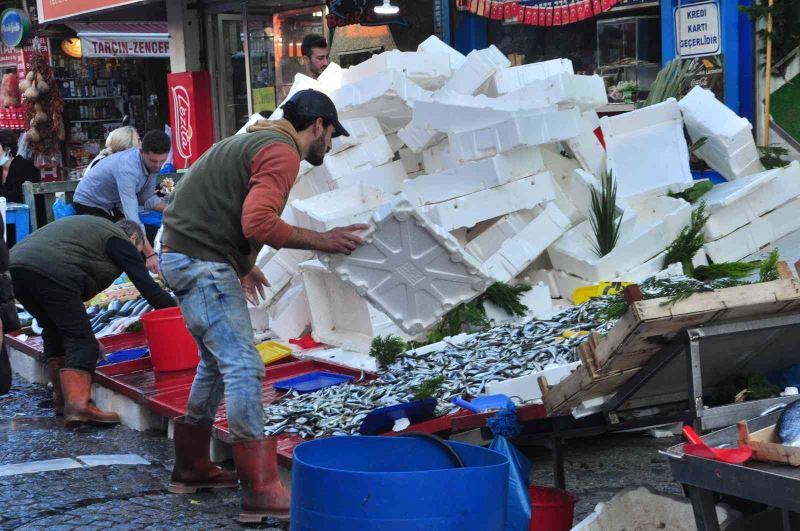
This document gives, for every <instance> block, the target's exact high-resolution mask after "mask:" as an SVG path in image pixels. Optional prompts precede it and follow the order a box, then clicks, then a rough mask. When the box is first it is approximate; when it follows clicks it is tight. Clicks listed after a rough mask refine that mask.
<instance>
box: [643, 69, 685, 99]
mask: <svg viewBox="0 0 800 531" xmlns="http://www.w3.org/2000/svg"><path fill="white" fill-rule="evenodd" d="M690 69H691V61H683V60H681V59H680V58H676V59H673V60H672V61H669V62H668V63H667V64H666V65H665V66H664V68H662V69H661V70H660V71H659V72H658V74H657V75H656V79H655V81H653V83H652V84H651V85H650V93H649V94H648V96H647V100H645V102H644V106H645V107H647V106H650V105H655V104H656V103H661V102H663V101H666V100H667V99H668V98H675V99H678V98H679V97H680V91H681V86H682V85H683V83H684V81H685V80H686V76H687V75H688V73H689V70H690Z"/></svg>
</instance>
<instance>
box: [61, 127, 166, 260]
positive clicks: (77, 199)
mask: <svg viewBox="0 0 800 531" xmlns="http://www.w3.org/2000/svg"><path fill="white" fill-rule="evenodd" d="M169 149H170V139H169V137H168V136H167V135H166V133H164V132H162V131H149V132H148V133H147V134H146V135H144V138H143V139H142V147H141V148H131V149H127V150H125V151H120V152H119V153H114V154H113V155H109V156H108V157H106V158H104V159H103V160H101V161H100V162H98V163H97V164H96V165H95V166H94V167H92V168H91V169H90V170H89V171H88V172H87V173H86V175H84V176H83V178H82V179H81V180H80V182H79V183H78V188H77V189H76V190H75V196H74V197H73V203H72V206H73V207H74V208H75V212H76V213H78V214H82V215H91V216H100V217H103V218H106V219H109V220H111V221H116V220H118V219H121V218H123V217H124V218H125V219H129V220H131V221H134V222H136V223H138V224H139V225H142V222H141V221H140V220H139V206H142V207H144V208H145V209H146V210H157V211H159V212H161V211H163V210H164V209H165V208H166V207H167V204H166V203H164V202H163V201H162V200H161V199H160V198H159V197H158V196H157V195H156V174H157V173H158V172H159V171H160V170H161V166H163V165H164V162H165V161H166V160H167V156H168V155H169ZM142 228H143V229H144V225H142ZM144 255H145V258H146V261H147V269H149V270H150V271H152V272H153V273H157V272H158V258H157V257H156V254H155V251H153V247H152V246H151V245H150V242H149V241H147V238H145V241H144Z"/></svg>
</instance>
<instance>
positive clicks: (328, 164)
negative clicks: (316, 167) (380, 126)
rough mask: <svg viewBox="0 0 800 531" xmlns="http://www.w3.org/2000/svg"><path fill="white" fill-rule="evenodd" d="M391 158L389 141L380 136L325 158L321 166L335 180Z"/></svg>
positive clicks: (392, 153)
mask: <svg viewBox="0 0 800 531" xmlns="http://www.w3.org/2000/svg"><path fill="white" fill-rule="evenodd" d="M393 158H394V151H392V148H391V146H390V145H389V141H388V140H386V137H385V136H384V135H380V136H377V137H375V138H373V139H371V140H367V141H366V142H364V143H362V144H359V145H357V146H355V147H352V148H349V149H346V150H344V151H341V152H339V153H337V154H336V155H328V156H326V157H325V159H324V161H323V163H322V166H323V167H324V168H325V170H326V171H327V172H328V173H329V174H330V176H331V177H332V178H333V179H334V180H335V179H339V178H340V177H342V176H343V175H346V174H348V173H350V172H351V171H353V170H357V169H359V168H363V167H365V166H367V167H372V168H374V167H375V166H380V165H381V164H385V163H387V162H389V161H390V160H392V159H393Z"/></svg>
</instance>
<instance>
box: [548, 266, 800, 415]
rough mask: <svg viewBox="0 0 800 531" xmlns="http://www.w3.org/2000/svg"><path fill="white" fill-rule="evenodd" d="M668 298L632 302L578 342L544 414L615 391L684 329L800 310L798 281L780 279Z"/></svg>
mask: <svg viewBox="0 0 800 531" xmlns="http://www.w3.org/2000/svg"><path fill="white" fill-rule="evenodd" d="M667 300H668V299H663V298H662V299H651V300H646V301H639V302H634V303H632V304H631V305H630V306H629V308H628V311H627V312H626V313H625V315H623V316H622V318H620V320H619V321H618V322H617V324H616V325H615V326H614V328H612V329H611V330H610V331H609V333H608V336H606V337H605V338H601V337H600V336H598V335H597V334H593V335H592V336H591V337H590V340H589V341H587V342H586V343H584V344H582V345H581V346H580V347H579V348H578V354H579V356H580V359H581V362H582V364H581V366H579V367H578V368H577V369H576V370H575V371H574V372H573V373H572V374H570V375H569V376H568V377H567V378H565V379H564V380H562V381H561V382H560V383H558V384H557V385H555V386H553V387H550V388H548V389H547V393H546V394H545V395H544V397H543V400H544V405H545V407H546V409H547V413H548V414H553V413H567V412H569V410H570V409H571V408H573V407H575V406H577V405H578V404H580V403H581V402H583V401H585V400H588V399H591V398H596V397H599V396H604V395H608V394H611V393H613V392H614V391H615V390H616V389H617V388H618V387H619V386H620V385H621V384H622V383H624V382H626V381H627V380H628V379H629V378H630V377H631V376H633V375H634V374H635V373H636V372H637V371H638V370H639V369H640V368H642V367H643V366H644V365H645V364H646V363H647V362H648V361H649V360H650V358H652V357H653V355H655V353H656V352H658V351H659V350H660V349H661V348H662V347H663V346H664V345H666V344H668V343H669V342H671V341H672V340H673V339H675V338H676V336H677V335H678V334H680V333H681V332H683V331H684V330H686V329H687V328H691V327H695V326H699V325H702V324H705V323H710V322H715V321H729V320H733V319H741V318H748V317H752V318H755V317H759V316H768V315H770V314H776V313H781V312H788V311H793V310H800V282H798V281H797V280H796V279H782V280H775V281H773V282H764V283H760V284H750V285H745V286H736V287H733V288H726V289H721V290H716V291H713V292H705V293H696V294H694V295H692V296H691V297H689V298H687V299H685V300H682V301H679V302H676V303H675V304H671V305H670V304H665V303H666V302H667Z"/></svg>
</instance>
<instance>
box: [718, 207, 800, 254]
mask: <svg viewBox="0 0 800 531" xmlns="http://www.w3.org/2000/svg"><path fill="white" fill-rule="evenodd" d="M798 229H800V198H795V199H792V200H791V201H789V202H788V203H786V204H784V205H783V206H781V207H780V208H777V209H775V210H773V211H772V212H770V213H768V214H765V215H763V216H761V217H760V218H757V219H755V220H753V221H752V222H750V224H748V225H745V226H744V227H742V228H741V229H738V230H736V231H734V232H732V233H731V234H728V235H727V236H724V237H722V238H720V239H719V240H715V241H713V242H709V243H706V244H705V250H706V254H707V255H708V257H709V258H710V259H711V260H713V261H714V262H715V263H719V262H735V261H737V260H741V259H742V258H744V257H745V256H748V255H751V254H753V253H754V252H756V251H758V250H759V249H760V248H762V247H764V246H765V245H767V244H769V243H772V242H774V241H776V240H779V239H780V238H783V237H784V236H786V235H787V234H789V233H791V232H794V231H796V230H798Z"/></svg>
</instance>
